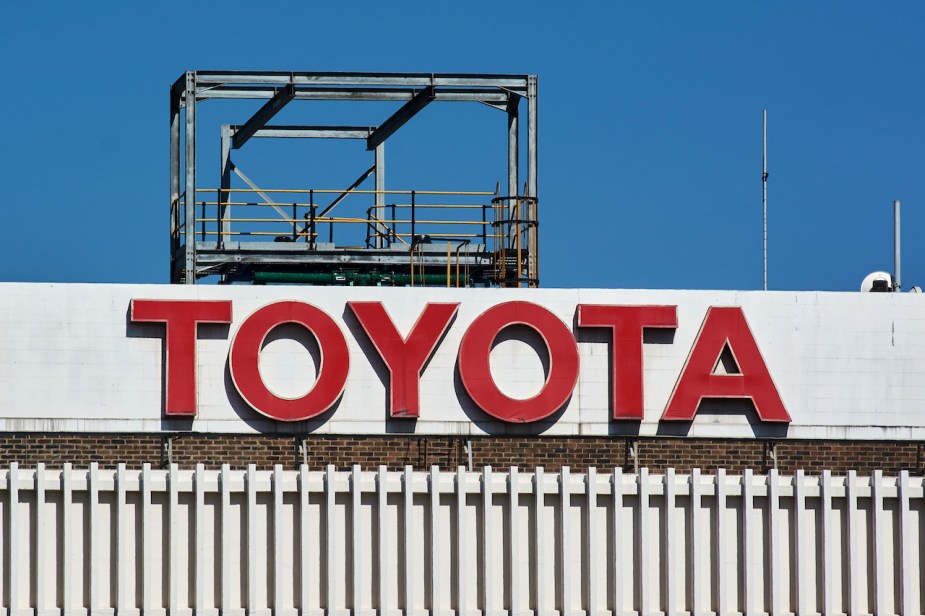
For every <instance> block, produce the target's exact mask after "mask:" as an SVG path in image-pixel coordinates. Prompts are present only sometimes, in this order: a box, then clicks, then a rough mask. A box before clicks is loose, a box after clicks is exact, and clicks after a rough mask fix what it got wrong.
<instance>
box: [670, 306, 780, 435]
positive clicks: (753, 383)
mask: <svg viewBox="0 0 925 616" xmlns="http://www.w3.org/2000/svg"><path fill="white" fill-rule="evenodd" d="M727 345H728V346H729V350H730V351H731V352H732V354H733V357H735V361H736V364H738V367H739V374H714V373H713V372H714V368H715V367H716V364H717V362H718V361H719V358H720V355H721V354H722V352H723V350H724V349H725V348H726V346H727ZM704 398H747V399H750V400H751V401H752V403H753V404H754V406H755V411H756V412H757V413H758V417H759V418H760V419H761V420H762V421H782V422H789V421H790V415H789V414H788V413H787V410H786V409H785V408H784V403H783V401H782V400H781V398H780V394H779V393H778V392H777V388H776V387H774V382H773V381H772V380H771V375H770V373H769V372H768V367H767V366H766V365H765V363H764V359H762V357H761V353H760V352H759V351H758V345H757V344H756V343H755V338H754V336H752V332H751V330H750V329H749V328H748V323H747V322H746V321H745V314H744V313H743V312H742V309H741V308H739V307H734V308H718V307H711V308H709V309H708V310H707V315H706V317H704V320H703V325H702V326H701V328H700V333H699V334H698V335H697V339H696V341H695V342H694V346H693V348H692V349H691V353H690V356H689V357H688V358H687V364H686V365H685V366H684V369H683V370H682V371H681V376H679V377H678V382H677V384H676V385H675V388H674V391H673V392H672V394H671V398H669V400H668V406H667V407H666V408H665V412H664V414H663V415H662V419H663V420H668V421H692V420H693V419H694V415H696V413H697V407H698V406H699V405H700V401H701V400H702V399H704Z"/></svg>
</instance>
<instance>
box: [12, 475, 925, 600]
mask: <svg viewBox="0 0 925 616" xmlns="http://www.w3.org/2000/svg"><path fill="white" fill-rule="evenodd" d="M0 519H2V529H3V532H2V534H0V541H2V545H0V557H2V580H0V597H2V607H3V610H2V612H0V613H4V614H8V615H9V616H27V615H29V616H52V615H57V614H64V615H71V614H73V615H77V614H80V615H91V616H92V615H95V614H107V615H112V614H141V613H143V614H146V615H151V614H162V615H163V614H171V615H178V614H193V613H195V614H202V615H215V616H217V615H218V614H220V613H221V614H224V615H228V616H234V615H241V616H243V615H244V614H255V615H261V614H262V615H267V616H268V615H270V614H274V615H280V616H282V615H287V616H296V615H302V614H305V615H308V614H312V615H318V616H320V615H323V614H331V615H341V616H348V615H350V614H354V615H357V616H373V615H374V614H380V615H386V616H388V615H399V614H414V615H421V616H423V615H425V614H439V615H443V616H449V615H452V614H460V615H469V616H474V615H486V616H501V615H510V616H527V615H531V614H534V615H536V614H545V615H553V614H558V615H566V616H578V615H582V614H587V615H595V616H597V615H600V616H604V615H609V616H629V615H640V614H641V615H646V616H650V615H656V614H661V615H668V616H680V615H682V614H683V615H699V616H704V615H707V614H722V615H725V614H755V615H757V614H773V615H784V614H878V615H881V616H882V615H888V614H903V615H910V614H922V608H923V605H925V600H923V588H922V586H923V585H922V583H921V575H922V569H923V567H922V565H923V559H925V533H923V524H925V498H923V480H922V478H921V477H910V476H909V475H908V474H907V473H902V474H901V475H900V476H898V477H884V476H883V475H882V474H880V473H874V474H873V476H871V477H861V476H857V475H855V474H854V473H849V474H848V475H847V476H832V475H831V474H829V473H823V474H822V475H821V476H818V477H817V476H806V475H804V474H802V473H797V474H795V475H793V476H783V475H778V474H777V473H776V472H771V473H769V474H768V475H756V474H752V473H750V472H746V473H744V474H743V475H730V474H726V473H724V472H717V473H716V474H715V475H705V474H701V473H699V472H693V473H691V474H690V475H682V474H677V473H674V472H672V471H668V472H666V473H665V474H664V475H654V474H649V473H648V472H646V471H645V469H643V470H642V471H640V472H639V474H627V473H621V471H620V470H619V469H618V470H613V471H601V470H595V469H589V470H588V471H587V472H586V473H580V474H579V473H571V472H569V470H568V469H567V468H565V469H563V470H562V471H561V472H558V473H544V472H543V470H542V469H536V470H534V471H530V472H523V471H521V472H518V471H517V470H516V469H511V470H510V471H505V472H493V471H492V470H491V469H488V468H486V469H484V471H482V472H475V473H473V472H467V471H465V470H463V469H460V470H459V471H458V472H440V471H438V470H436V469H434V470H432V471H430V472H416V471H412V470H411V469H410V468H409V469H406V470H405V471H403V472H402V471H391V472H390V471H386V470H385V469H380V470H379V471H378V472H370V471H361V470H360V469H359V468H355V469H354V470H353V471H352V472H341V471H335V470H334V469H333V468H328V469H326V470H320V471H319V470H308V469H307V468H304V467H303V468H302V469H301V470H298V471H294V470H283V469H282V468H281V467H276V468H275V469H274V470H273V471H262V470H261V471H258V470H256V469H255V468H253V467H251V468H248V469H247V470H244V471H240V470H229V469H227V468H225V469H223V470H221V471H207V470H204V469H203V468H202V467H201V466H200V467H197V468H196V469H195V470H194V471H185V470H184V471H181V470H178V469H177V468H176V467H171V468H170V469H168V470H152V469H151V468H149V467H144V468H143V469H141V470H137V469H133V470H128V469H126V468H124V467H119V468H118V469H116V470H102V469H99V468H97V467H95V466H91V467H90V468H89V469H75V468H71V467H66V468H65V469H64V470H50V469H46V468H44V467H43V466H41V465H40V466H38V467H37V468H29V469H25V468H18V467H17V466H16V465H11V466H10V467H9V468H8V469H5V470H2V471H0Z"/></svg>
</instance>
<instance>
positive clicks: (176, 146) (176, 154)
mask: <svg viewBox="0 0 925 616" xmlns="http://www.w3.org/2000/svg"><path fill="white" fill-rule="evenodd" d="M182 87H183V80H178V81H177V82H176V83H174V84H173V85H172V86H170V253H169V254H170V281H171V282H174V276H175V273H176V270H175V269H174V262H175V261H176V258H177V250H178V249H179V248H180V91H181V88H182Z"/></svg>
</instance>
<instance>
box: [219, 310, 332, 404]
mask: <svg viewBox="0 0 925 616" xmlns="http://www.w3.org/2000/svg"><path fill="white" fill-rule="evenodd" d="M283 323H297V324H299V325H301V326H303V327H304V328H305V329H307V330H308V331H309V332H310V333H311V334H312V335H313V336H314V337H315V339H316V340H317V341H318V348H319V349H320V350H321V365H320V366H318V378H317V380H316V381H315V384H314V386H313V387H312V388H311V390H309V392H308V393H307V394H305V395H304V396H302V397H301V398H294V399H288V398H281V397H279V396H277V395H276V394H274V393H273V392H271V391H270V390H269V389H267V386H266V385H265V384H264V382H263V379H262V378H261V377H260V370H259V366H258V364H259V361H260V348H261V347H262V346H263V341H264V340H265V339H266V337H267V335H268V334H269V333H270V331H271V330H272V329H273V328H274V327H276V326H277V325H282V324H283ZM228 365H229V368H230V370H231V380H232V382H233V383H234V386H235V388H237V390H238V393H240V394H241V397H242V398H244V400H245V402H247V403H248V404H249V405H251V406H252V407H253V408H254V410H255V411H257V412H258V413H261V414H263V415H266V416H267V417H272V418H273V419H279V420H281V421H300V420H302V419H308V418H309V417H314V416H316V415H320V414H321V413H323V412H325V411H326V410H328V409H329V408H331V405H333V404H334V403H335V402H336V401H337V399H338V398H339V397H340V395H341V393H343V391H344V385H345V384H346V383H347V373H348V371H349V369H350V355H349V352H348V351H347V341H346V340H345V339H344V334H343V333H342V332H341V330H340V328H339V327H338V326H337V323H335V322H334V320H333V319H332V318H331V317H329V316H328V315H327V314H325V313H324V312H322V311H321V310H319V309H318V308H315V307H314V306H312V305H310V304H306V303H303V302H277V303H275V304H270V305H269V306H264V307H263V308H260V309H258V310H257V311H256V312H254V313H253V314H252V315H250V316H249V317H247V319H246V320H245V321H244V323H242V324H241V327H240V328H239V329H238V331H237V333H235V335H234V339H233V340H232V341H231V351H230V352H229V358H228Z"/></svg>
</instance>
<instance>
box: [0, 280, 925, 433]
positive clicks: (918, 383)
mask: <svg viewBox="0 0 925 616" xmlns="http://www.w3.org/2000/svg"><path fill="white" fill-rule="evenodd" d="M132 298H139V299H143V298H155V299H157V298H161V299H167V298H174V299H230V300H232V301H233V308H234V323H233V324H232V325H231V326H230V328H229V327H226V326H217V325H207V326H203V327H202V328H201V331H200V337H199V342H198V375H199V377H198V390H199V409H200V412H199V416H198V418H197V419H196V420H194V421H175V420H173V421H165V420H164V419H162V408H163V393H162V386H163V383H162V379H163V375H162V345H163V341H162V339H161V337H160V333H159V332H162V326H158V325H154V324H131V323H129V322H128V319H127V310H128V307H129V302H130V300H131V299H132ZM281 300H299V301H305V302H309V303H311V304H314V305H316V306H318V307H319V308H321V309H323V310H325V311H326V312H327V313H328V314H330V315H331V316H332V317H334V319H335V320H336V321H338V323H340V324H341V326H342V327H343V329H344V333H345V336H346V339H347V343H348V346H349V349H350V352H351V372H350V377H349V379H348V383H347V386H346V390H345V393H344V395H343V398H342V400H341V401H340V403H339V404H338V405H336V408H335V410H333V411H332V412H329V413H328V414H326V415H324V416H323V417H321V418H317V419H314V420H309V421H306V422H299V423H296V424H284V423H281V422H276V421H273V420H270V419H268V418H266V417H264V416H262V415H259V414H257V413H256V412H255V411H253V410H252V409H250V408H249V407H248V406H247V405H246V404H245V403H244V402H243V401H242V400H240V398H239V397H238V396H237V394H236V393H235V392H234V389H233V387H231V385H230V382H229V378H228V374H227V372H228V371H227V367H226V360H227V354H228V346H229V340H230V338H231V335H232V334H233V333H234V331H236V329H237V327H238V326H239V325H240V323H241V322H242V321H243V320H244V319H245V318H246V317H247V316H248V315H249V314H251V313H252V312H253V311H254V310H256V309H257V308H259V307H260V306H263V305H266V304H268V303H271V302H275V301H281ZM364 300H365V301H370V300H379V301H382V302H383V303H384V305H385V307H386V309H387V310H388V312H389V313H390V315H391V316H392V318H393V319H394V320H395V321H396V323H397V326H398V328H399V330H400V331H403V332H407V331H408V330H409V329H410V328H411V326H412V325H413V323H414V321H415V320H416V318H417V317H418V315H419V314H420V311H421V309H422V308H423V306H424V305H425V304H426V303H427V302H450V301H452V302H460V308H459V312H458V315H457V318H456V320H455V321H454V322H453V324H452V325H451V327H450V328H449V331H448V333H447V335H446V337H445V339H444V340H443V341H442V343H441V344H440V346H439V348H438V350H437V352H436V354H435V355H434V357H433V358H432V360H431V361H430V362H429V364H428V365H427V366H426V369H425V371H424V375H423V377H422V379H421V402H422V411H421V417H420V419H418V420H417V421H416V422H415V423H414V425H413V430H414V432H416V433H418V434H460V435H466V434H485V433H490V434H504V433H519V434H555V435H571V434H587V435H607V434H618V433H620V431H621V430H629V431H631V432H635V430H636V428H637V425H636V424H634V423H633V422H612V421H611V420H610V419H609V415H610V411H609V389H608V386H609V353H610V351H609V344H608V339H609V338H608V334H607V332H605V331H604V330H581V331H580V332H579V333H578V336H577V338H578V343H579V350H580V357H581V373H580V379H579V383H578V386H577V387H576V389H575V392H574V395H573V396H572V398H571V400H570V402H569V403H568V404H567V406H566V407H565V409H564V410H563V411H562V412H561V413H560V414H558V415H557V416H554V421H552V422H546V423H543V424H542V425H532V426H513V425H510V424H503V423H501V422H498V421H496V420H493V419H491V418H490V417H488V416H487V415H485V414H484V413H482V412H481V411H479V410H478V409H475V408H474V407H473V405H472V404H471V402H469V401H468V399H467V397H466V395H465V393H464V392H462V390H461V387H460V386H459V384H458V378H457V377H456V368H455V364H456V357H457V353H458V349H459V343H460V339H461V337H462V335H463V333H464V332H465V330H466V328H467V327H468V325H469V324H470V323H471V322H472V320H473V319H474V318H475V317H476V316H477V315H479V314H480V313H482V312H483V311H484V310H486V309H487V308H488V307H490V306H491V305H494V304H496V303H498V302H501V301H510V300H522V301H531V302H535V303H538V304H540V305H542V306H545V307H546V308H548V309H550V310H552V311H553V312H554V313H555V314H557V315H558V316H559V317H560V318H561V319H562V320H563V322H565V323H566V324H568V325H569V326H571V324H572V323H573V319H574V313H575V306H576V305H577V304H578V303H592V304H670V305H677V306H678V309H677V310H678V320H679V327H678V328H677V330H676V331H675V332H674V335H673V336H666V335H665V333H664V332H662V333H660V334H659V335H658V336H653V337H652V338H651V340H650V342H648V343H647V344H645V350H644V355H645V400H646V408H645V420H644V421H643V422H642V423H641V425H639V426H638V433H639V434H641V435H644V436H645V435H654V434H656V433H660V434H669V435H671V434H685V435H690V436H703V437H720V438H722V437H751V436H761V437H767V436H774V437H780V436H787V437H793V438H850V439H901V440H906V439H916V440H921V439H925V410H923V409H925V296H922V295H915V294H889V293H886V294H859V293H790V292H732V291H640V290H598V289H571V290H559V289H533V290H528V289H445V288H428V289H419V288H417V289H401V288H374V287H373V288H370V287H366V288H361V287H334V288H321V287H250V286H248V287H237V286H222V287H219V286H184V285H160V286H152V285H149V286H145V285H85V284H66V285H61V284H0V391H2V392H3V395H2V396H0V431H93V432H159V431H163V430H183V431H187V430H192V431H194V432H222V433H253V432H290V433H291V432H295V433H304V432H315V433H329V434H338V433H344V434H347V433H352V434H375V433H388V432H404V431H407V430H408V429H409V426H410V425H411V424H409V423H408V422H407V421H405V422H402V420H395V421H393V422H387V421H386V418H385V415H386V411H385V398H386V394H385V385H384V380H385V379H386V378H387V376H386V371H385V369H384V367H383V366H382V364H381V362H380V361H379V359H378V357H377V356H376V354H375V351H374V350H373V349H372V347H371V345H369V344H368V342H367V341H366V339H365V338H364V336H363V335H362V334H361V333H360V334H359V335H358V336H357V335H356V332H357V329H358V328H356V327H354V325H355V324H354V325H351V324H350V323H349V319H348V320H347V321H348V322H347V323H345V321H344V313H345V303H346V302H347V301H364ZM717 305H735V306H742V308H743V310H744V312H745V315H746V318H747V319H748V322H749V325H750V327H751V329H752V331H753V333H754V335H755V338H756V339H757V342H758V346H759V348H760V350H761V353H762V355H763V357H764V359H765V362H766V363H767V365H768V368H769V370H770V373H771V375H772V377H773V379H774V382H775V384H776V386H777V388H778V390H779V391H780V394H781V397H782V398H783V401H784V404H785V405H786V407H787V410H788V411H789V413H790V415H791V416H792V418H793V422H792V423H791V424H790V426H789V428H787V429H786V430H782V429H781V427H780V426H777V427H768V426H762V425H753V424H750V423H749V420H750V419H755V417H754V415H753V413H751V412H747V411H746V412H732V413H730V412H723V411H721V410H718V409H717V408H716V406H715V405H711V404H709V403H707V404H705V405H704V406H703V408H702V410H701V412H700V413H699V414H698V416H697V418H696V420H695V421H694V422H693V424H692V425H690V426H686V425H681V426H679V425H677V424H668V423H666V422H661V423H660V422H659V417H660V416H661V413H662V411H663V410H664V407H665V404H666V403H667V400H668V397H669V395H670V393H671V390H672V388H673V387H674V384H675V382H676V380H677V378H678V375H679V373H680V371H681V369H682V366H683V365H684V362H685V360H686V358H687V355H688V353H689V351H690V349H691V345H692V343H693V342H694V339H695V337H696V335H697V332H698V331H699V328H700V325H701V323H702V321H703V318H704V314H705V313H706V310H707V308H708V307H709V306H717ZM280 329H281V330H283V331H280V332H278V333H279V335H278V336H276V337H275V338H274V341H272V342H270V344H269V345H268V346H267V347H266V349H265V352H264V354H263V358H262V360H261V373H262V374H264V376H265V378H266V381H267V382H268V384H269V385H270V386H271V387H274V388H276V389H278V391H279V392H280V393H282V394H286V393H288V394H297V393H300V392H304V391H305V390H306V389H307V387H309V386H310V384H311V382H312V378H313V375H314V371H315V366H314V364H313V360H312V359H311V355H310V353H309V352H307V351H306V350H305V348H304V345H307V346H309V347H310V346H312V337H311V336H310V335H308V334H307V333H305V332H302V333H299V332H298V330H296V331H295V337H296V338H297V339H298V340H301V343H300V342H296V341H293V340H291V339H289V338H287V337H286V335H285V333H286V331H292V330H294V329H295V328H289V330H286V329H285V328H280ZM529 342H530V336H526V337H523V336H520V337H518V336H513V337H509V338H507V339H505V340H504V341H502V342H500V343H499V344H498V346H497V348H496V349H495V351H494V352H493V353H492V360H491V365H492V371H493V375H494V377H495V379H496V380H497V381H498V382H499V386H500V387H501V388H502V389H503V390H504V391H507V392H509V393H511V394H512V395H513V394H517V395H520V396H529V395H531V394H532V393H535V392H536V391H537V390H538V388H539V387H540V384H541V383H542V380H543V378H544V377H543V369H542V364H541V362H540V361H538V360H537V355H536V352H535V350H534V349H533V348H531V347H530V344H529ZM742 406H743V407H744V409H748V408H749V407H748V404H747V403H745V404H743V405H742Z"/></svg>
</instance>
